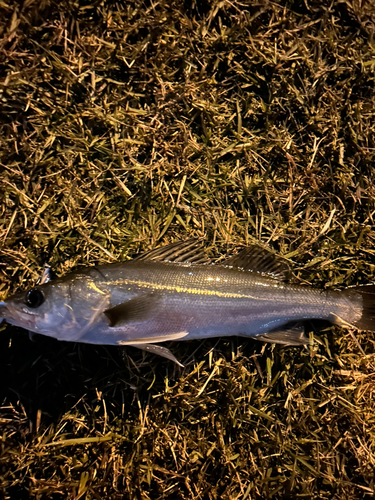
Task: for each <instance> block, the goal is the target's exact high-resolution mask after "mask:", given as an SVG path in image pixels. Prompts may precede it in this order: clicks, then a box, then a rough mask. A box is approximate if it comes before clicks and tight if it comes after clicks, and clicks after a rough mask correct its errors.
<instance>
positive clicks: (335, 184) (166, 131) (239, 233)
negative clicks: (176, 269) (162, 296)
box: [0, 0, 375, 500]
mask: <svg viewBox="0 0 375 500" xmlns="http://www.w3.org/2000/svg"><path fill="white" fill-rule="evenodd" d="M374 27H375V4H374V3H373V2H371V1H369V2H360V1H357V0H347V1H345V2H343V1H336V0H333V1H332V2H330V3H327V2H323V1H317V0H315V1H312V2H304V3H302V2H293V1H284V2H282V1H275V2H268V1H266V0H265V1H260V2H248V1H246V2H245V1H242V2H241V1H237V0H232V1H227V0H223V1H220V2H218V1H195V0H192V2H181V1H177V0H176V1H173V0H172V1H170V2H167V1H165V0H161V1H159V2H149V1H144V2H142V1H137V0H133V1H131V0H129V1H117V2H116V1H109V0H101V1H95V0H92V1H91V2H90V1H83V0H82V1H68V0H62V1H58V0H40V1H38V2H36V1H33V0H24V1H23V2H19V1H15V0H14V1H11V0H9V1H7V0H5V1H2V2H0V103H1V104H0V128H1V133H0V169H1V173H0V175H1V177H0V203H1V207H0V210H1V211H0V238H1V247H0V276H1V277H0V299H2V298H5V297H6V296H7V295H9V294H10V293H12V292H14V291H16V290H21V289H24V290H26V289H27V288H29V287H30V286H32V284H33V283H35V282H36V280H37V279H38V277H39V276H40V274H41V271H42V269H43V266H44V265H45V264H49V265H50V266H51V267H52V269H53V270H54V272H55V273H56V275H58V276H61V275H64V274H65V273H67V272H68V271H69V270H71V269H74V268H77V267H79V266H82V265H83V266H87V265H94V264H99V263H105V262H113V261H116V260H127V259H130V258H132V257H133V256H134V255H136V254H138V253H139V252H142V251H145V250H148V249H150V248H155V247H157V246H160V245H162V244H166V243H168V242H172V241H177V240H181V239H186V238H189V237H198V238H204V240H205V243H206V245H207V248H208V251H209V252H210V254H211V256H212V258H213V259H219V260H220V259H222V258H223V257H224V256H226V255H233V254H234V253H236V252H237V251H238V250H240V249H241V248H243V247H244V246H246V245H249V244H253V243H261V244H262V245H263V246H267V247H269V248H270V249H272V250H274V251H276V252H277V253H279V254H280V255H283V256H284V257H285V258H286V259H288V260H289V262H290V264H291V266H292V267H293V269H294V275H295V277H294V279H296V280H299V282H302V283H307V284H310V285H312V286H315V287H318V288H325V287H329V288H339V289H342V288H345V287H348V286H352V285H358V284H366V283H370V282H373V281H374V269H375V261H374V255H375V233H374V218H373V217H374V214H375V182H374V180H375V175H374V155H375V142H374V128H375V126H374V123H375V108H374V102H375V101H374V99H375V91H374V66H375V45H374V43H375V42H374V40H373V36H374ZM307 328H308V332H309V334H310V335H311V337H312V338H314V344H313V346H312V347H311V348H304V349H303V348H302V349H299V348H290V347H281V346H272V345H269V344H268V345H265V344H261V343H259V342H256V341H253V340H251V339H243V338H237V337H236V338H232V339H229V338H223V339H212V340H205V341H194V342H175V343H171V344H169V345H168V347H169V348H170V349H171V350H172V352H173V353H174V355H175V356H176V357H177V358H178V359H179V360H181V362H182V363H183V364H184V365H185V367H184V368H183V369H181V368H179V367H178V366H175V365H174V364H173V363H171V362H170V361H168V360H165V359H162V358H159V357H156V356H153V355H149V354H145V353H142V352H140V351H138V350H136V349H134V348H127V349H125V348H117V347H105V346H90V345H79V344H71V343H64V342H58V341H56V340H54V339H50V338H46V337H40V336H37V337H35V338H34V339H32V340H30V339H29V337H28V334H27V332H25V331H23V330H21V329H16V328H12V327H9V326H5V325H2V327H1V337H0V344H1V346H0V381H1V382H0V397H1V400H0V403H1V405H2V407H1V410H0V421H1V431H2V432H1V434H2V435H1V448H0V491H1V495H2V498H4V499H8V498H12V499H13V498H17V499H20V500H22V499H26V498H33V499H47V498H48V499H54V500H56V499H72V500H73V499H75V500H78V499H79V498H81V499H87V500H89V499H100V498H106V499H109V500H117V499H123V498H129V499H155V500H156V499H162V498H163V499H173V500H174V499H191V500H193V499H194V500H195V499H209V500H211V499H212V500H213V499H216V498H217V499H219V498H220V499H228V500H229V499H230V500H234V499H241V500H245V499H248V500H250V499H258V498H259V499H269V498H273V499H284V498H296V499H297V498H319V499H331V498H334V499H340V500H341V499H353V498H371V497H372V496H374V465H375V454H374V449H375V443H374V436H375V416H374V415H375V373H374V372H375V370H374V361H375V359H374V358H375V356H374V343H375V334H374V333H371V332H355V331H351V330H348V329H341V328H338V327H334V328H330V329H326V328H321V326H319V325H317V324H315V323H311V324H309V325H307Z"/></svg>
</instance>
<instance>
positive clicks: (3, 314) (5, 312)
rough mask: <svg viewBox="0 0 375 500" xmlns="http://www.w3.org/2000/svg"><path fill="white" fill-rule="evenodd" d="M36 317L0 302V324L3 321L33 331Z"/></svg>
mask: <svg viewBox="0 0 375 500" xmlns="http://www.w3.org/2000/svg"><path fill="white" fill-rule="evenodd" d="M36 319H37V318H36V317H35V316H34V315H33V314H30V313H28V312H25V311H22V310H19V309H18V308H15V307H12V306H11V304H7V303H6V302H0V323H2V322H3V321H5V322H6V323H9V324H10V325H14V326H19V327H21V328H26V329H34V328H35V325H36Z"/></svg>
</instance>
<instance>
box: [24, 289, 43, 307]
mask: <svg viewBox="0 0 375 500" xmlns="http://www.w3.org/2000/svg"><path fill="white" fill-rule="evenodd" d="M43 302H44V295H43V293H42V292H41V291H40V290H38V289H37V288H33V289H31V290H29V291H28V292H27V294H26V301H25V304H26V305H27V306H29V307H32V308H33V309H35V308H36V307H39V306H41V305H42V304H43Z"/></svg>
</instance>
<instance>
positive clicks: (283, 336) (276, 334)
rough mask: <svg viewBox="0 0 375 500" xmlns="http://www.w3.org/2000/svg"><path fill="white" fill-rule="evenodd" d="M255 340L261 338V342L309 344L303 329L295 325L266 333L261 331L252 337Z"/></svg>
mask: <svg viewBox="0 0 375 500" xmlns="http://www.w3.org/2000/svg"><path fill="white" fill-rule="evenodd" d="M254 338H255V339H256V340H261V341H262V342H271V343H272V344H284V345H295V346H302V345H310V344H311V341H310V339H309V338H308V337H306V335H305V330H304V328H303V327H301V326H295V327H292V328H287V329H285V330H278V331H271V332H267V333H262V334H261V335H257V336H256V337H254Z"/></svg>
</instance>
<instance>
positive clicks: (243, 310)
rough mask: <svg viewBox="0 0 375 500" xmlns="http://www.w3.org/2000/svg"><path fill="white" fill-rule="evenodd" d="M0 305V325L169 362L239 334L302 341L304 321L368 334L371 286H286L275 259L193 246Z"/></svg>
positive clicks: (283, 268) (88, 271)
mask: <svg viewBox="0 0 375 500" xmlns="http://www.w3.org/2000/svg"><path fill="white" fill-rule="evenodd" d="M44 276H47V277H46V278H44V279H43V280H42V283H41V284H38V285H36V286H35V287H33V288H32V289H31V290H28V291H27V292H20V293H17V294H15V295H13V296H11V297H9V298H8V299H6V300H5V301H4V302H1V303H0V317H2V318H3V319H5V321H6V322H7V323H9V324H12V325H16V326H20V327H23V328H26V329H28V330H30V331H31V332H35V333H40V334H43V335H48V336H49V337H54V338H56V339H59V340H67V341H73V342H85V343H89V344H117V345H132V346H136V347H138V348H140V349H144V350H147V351H150V352H154V353H156V354H159V355H161V356H164V357H167V358H169V359H171V360H173V361H175V362H177V363H178V361H177V360H176V358H175V357H174V356H173V354H172V353H171V352H170V351H169V350H168V349H166V348H165V347H162V346H159V345H155V343H157V342H164V341H169V340H190V339H203V338H207V337H219V336H230V335H240V336H245V337H253V338H255V339H257V340H262V341H268V342H274V343H282V344H289V345H304V344H308V343H309V340H308V339H307V337H305V336H304V329H303V323H304V321H306V320H313V319H320V320H327V321H329V322H331V323H334V324H337V325H341V326H354V327H356V328H358V329H362V330H373V331H374V330H375V286H374V285H370V286H362V287H356V288H350V289H347V290H344V291H336V290H318V289H314V288H312V287H308V286H301V285H298V284H293V283H290V282H288V280H289V277H290V269H289V267H288V265H287V263H286V261H285V260H284V259H281V258H280V257H277V256H276V255H274V254H273V253H271V252H269V251H268V250H265V249H263V248H261V247H259V246H251V247H248V248H246V249H244V250H242V251H241V252H240V253H239V254H238V255H236V256H235V257H231V258H229V259H227V260H226V261H224V262H223V263H221V264H212V263H210V262H209V260H208V259H207V257H206V256H205V254H204V251H203V248H202V247H201V245H200V244H199V243H198V242H197V241H195V240H188V241H185V242H178V243H173V244H172V245H168V246H166V247H161V248H158V249H156V250H152V251H151V252H148V253H146V254H143V255H142V256H140V257H137V258H136V259H134V260H132V261H128V262H121V263H115V264H107V265H102V266H98V267H88V268H84V269H83V270H78V271H75V272H72V273H70V274H68V275H66V276H64V277H62V278H59V279H56V280H50V279H49V275H48V273H47V275H46V272H45V273H44Z"/></svg>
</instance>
